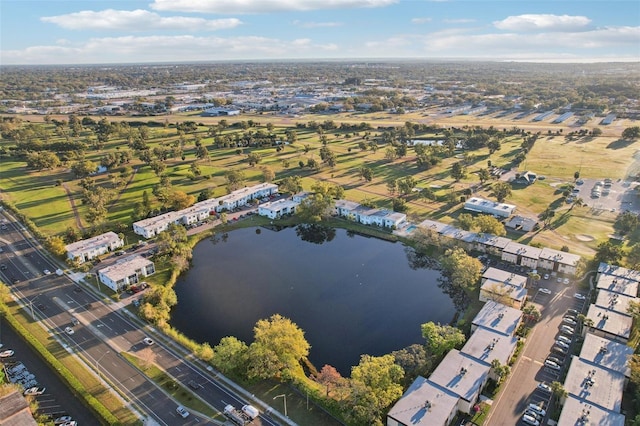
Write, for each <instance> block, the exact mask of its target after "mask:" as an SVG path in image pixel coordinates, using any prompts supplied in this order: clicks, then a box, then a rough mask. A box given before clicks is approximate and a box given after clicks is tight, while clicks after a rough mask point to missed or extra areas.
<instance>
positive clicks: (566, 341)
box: [556, 336, 571, 345]
mask: <svg viewBox="0 0 640 426" xmlns="http://www.w3.org/2000/svg"><path fill="white" fill-rule="evenodd" d="M556 340H557V341H558V342H564V343H566V344H567V345H570V344H571V339H570V338H568V337H567V336H558V337H556Z"/></svg>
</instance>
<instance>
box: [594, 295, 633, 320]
mask: <svg viewBox="0 0 640 426" xmlns="http://www.w3.org/2000/svg"><path fill="white" fill-rule="evenodd" d="M638 301H640V299H638V298H637V297H631V296H627V295H626V294H621V293H614V292H612V291H609V290H605V289H600V290H599V291H598V297H597V299H596V303H595V304H596V305H598V306H600V307H602V308H605V309H610V310H612V311H616V312H618V313H621V314H625V315H629V314H628V310H629V304H630V303H631V302H635V303H638Z"/></svg>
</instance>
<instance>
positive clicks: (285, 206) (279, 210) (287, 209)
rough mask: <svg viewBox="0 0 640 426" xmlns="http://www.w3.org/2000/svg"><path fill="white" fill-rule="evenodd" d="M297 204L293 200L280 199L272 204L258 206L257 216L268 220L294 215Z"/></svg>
mask: <svg viewBox="0 0 640 426" xmlns="http://www.w3.org/2000/svg"><path fill="white" fill-rule="evenodd" d="M298 204H299V203H296V202H295V201H293V200H287V199H284V198H283V199H281V200H277V201H273V202H271V201H270V202H266V203H263V204H260V206H258V214H259V215H260V216H266V217H268V218H269V219H278V218H280V217H282V216H284V215H287V214H294V213H295V212H296V207H297V206H298Z"/></svg>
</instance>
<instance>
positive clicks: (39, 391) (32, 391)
mask: <svg viewBox="0 0 640 426" xmlns="http://www.w3.org/2000/svg"><path fill="white" fill-rule="evenodd" d="M46 390H47V389H46V388H39V387H37V386H34V387H31V388H29V389H27V390H25V391H24V393H23V394H24V395H25V396H27V395H42V394H43V393H44V391H46Z"/></svg>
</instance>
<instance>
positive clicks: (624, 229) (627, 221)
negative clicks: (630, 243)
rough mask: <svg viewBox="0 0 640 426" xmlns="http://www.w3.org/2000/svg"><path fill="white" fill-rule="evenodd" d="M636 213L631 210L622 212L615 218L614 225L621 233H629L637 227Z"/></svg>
mask: <svg viewBox="0 0 640 426" xmlns="http://www.w3.org/2000/svg"><path fill="white" fill-rule="evenodd" d="M639 222H640V221H639V219H638V215H636V214H635V213H632V212H624V213H622V214H621V215H620V216H618V219H617V220H616V223H615V227H616V228H618V231H619V232H620V234H622V235H626V234H630V233H632V232H633V231H635V229H636V228H637V227H638V223H639Z"/></svg>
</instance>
